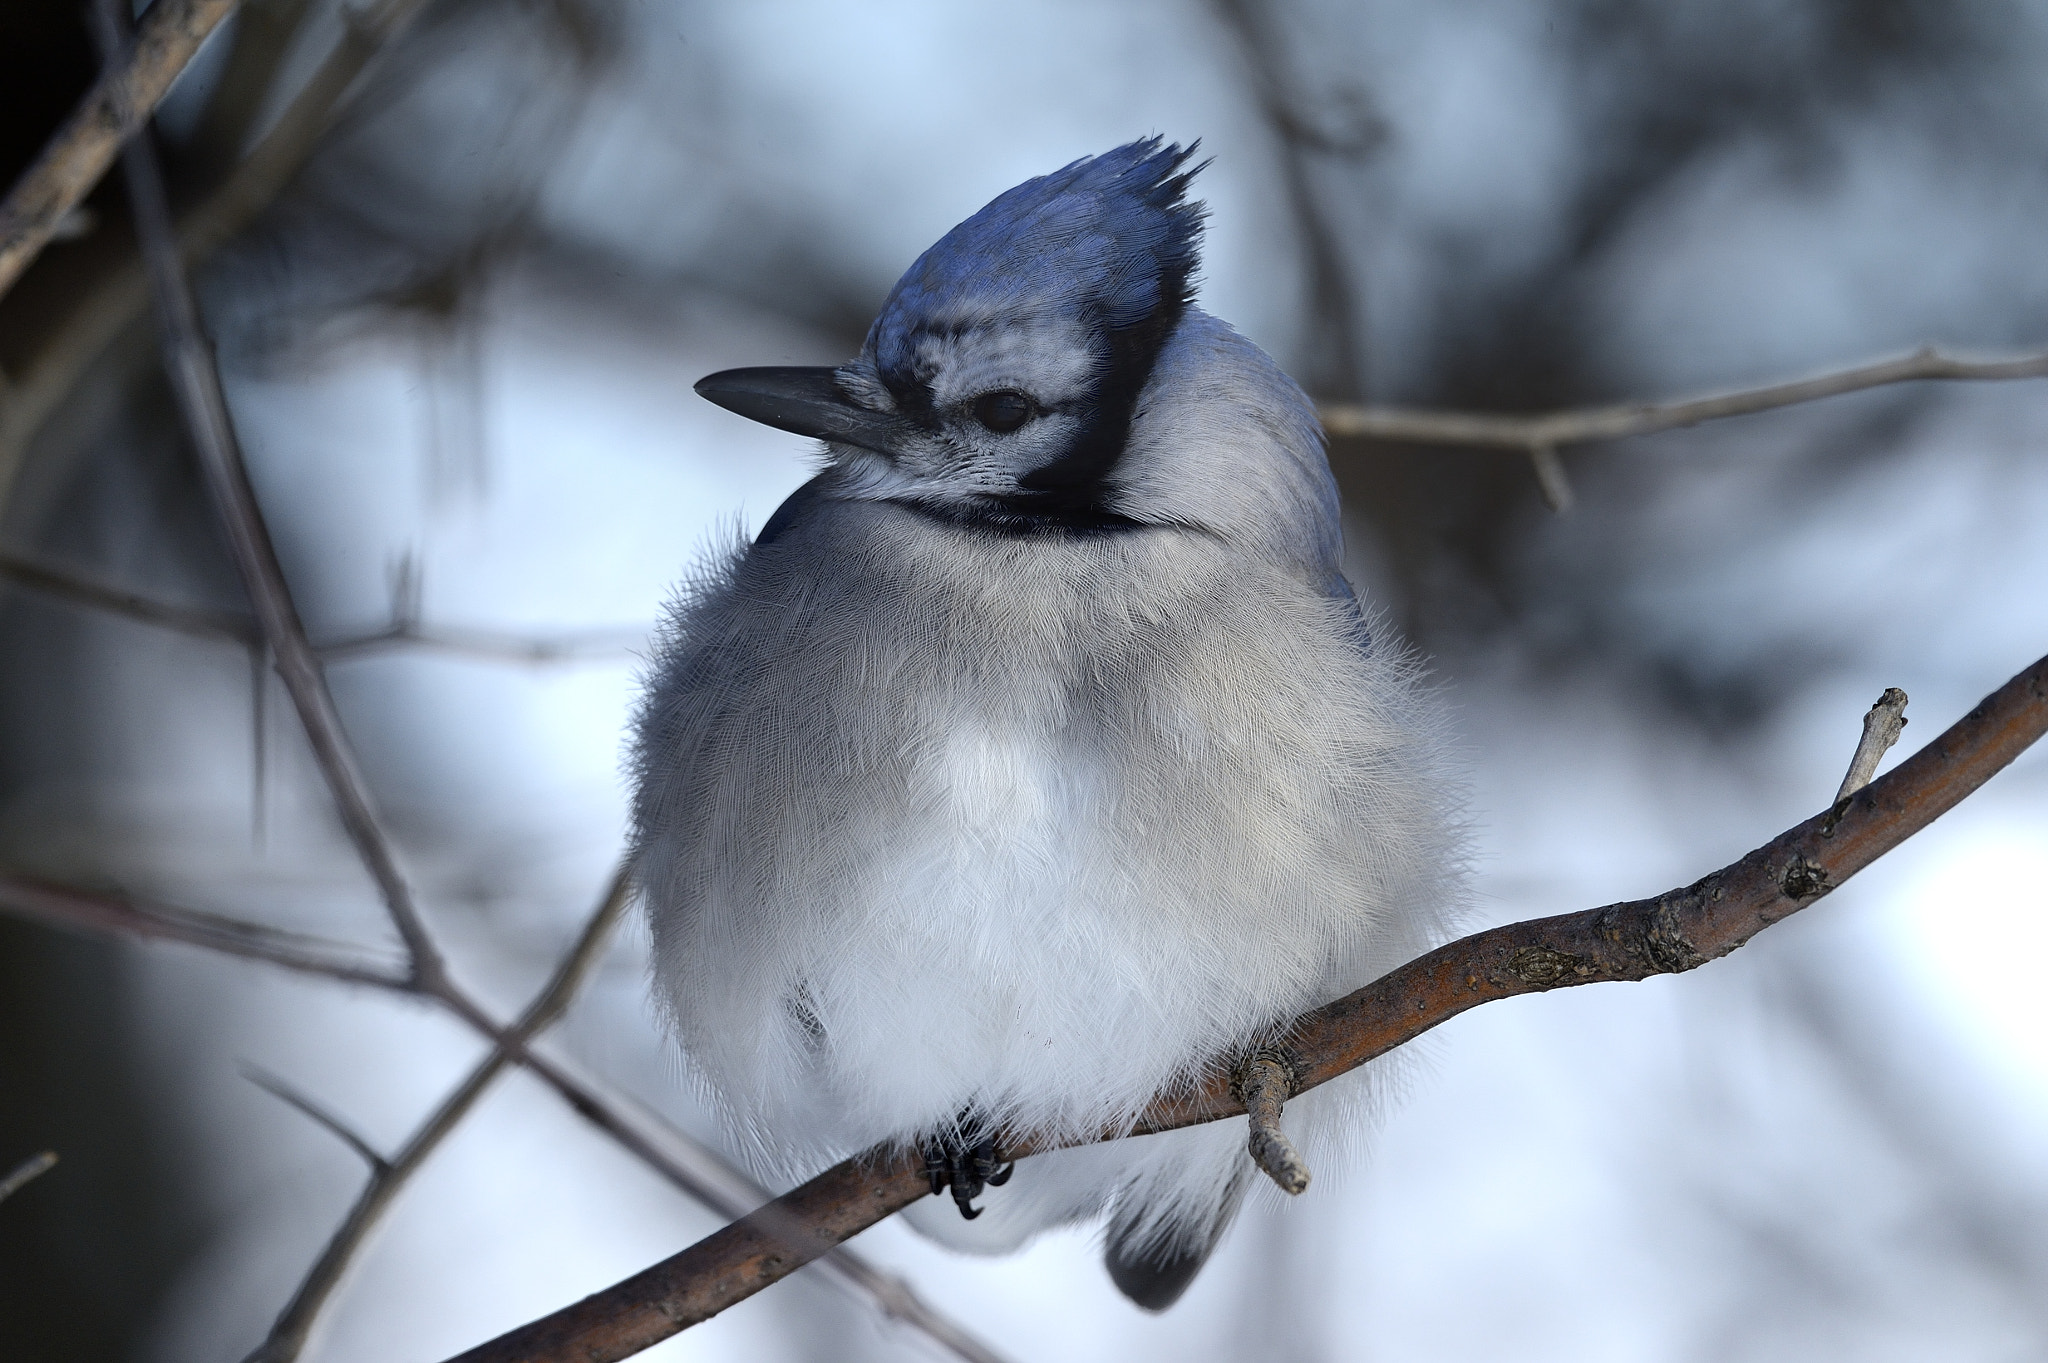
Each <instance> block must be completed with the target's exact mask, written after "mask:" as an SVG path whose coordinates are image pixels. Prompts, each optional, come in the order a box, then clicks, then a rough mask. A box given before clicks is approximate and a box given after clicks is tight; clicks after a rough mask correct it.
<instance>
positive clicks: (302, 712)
mask: <svg viewBox="0 0 2048 1363" xmlns="http://www.w3.org/2000/svg"><path fill="white" fill-rule="evenodd" d="M99 13H100V16H101V22H102V27H103V29H104V30H106V31H105V34H104V39H105V40H106V42H107V46H108V47H109V48H113V47H114V46H115V42H114V41H113V40H115V39H117V38H118V37H119V34H118V28H119V24H120V22H121V16H120V14H119V12H118V10H117V9H116V8H115V7H114V6H113V5H112V4H110V3H109V2H108V0H101V4H100V9H99ZM123 160H124V163H125V165H126V168H127V172H128V196H129V201H130V205H131V207H132V208H133V210H134V214H135V228H136V235H137V236H138V238H139V239H140V241H141V243H142V254H143V259H144V261H145V262H146V263H147V264H148V267H149V275H150V285H151V289H152V291H153V292H154V294H155V296H156V304H157V314H158V320H159V322H160V324H161V330H162V333H163V348H164V367H165V369H166V370H167V371H168V373H169V375H170V379H171V387H172V389H173V391H174V392H175V393H176V395H177V399H178V409H179V412H180V414H181V415H182V416H183V417H184V420H185V427H186V431H187V433H188V434H189V435H190V436H191V439H192V444H193V446H194V447H195V453H196V454H197V455H198V457H199V466H200V470H201V472H202V473H203V474H204V475H205V480H206V486H207V491H208V492H209V494H211V497H212V499H213V503H214V509H215V511H216V512H217V513H218V514H219V516H220V519H221V522H222V525H223V528H224V529H225V530H226V531H227V538H228V546H229V549H230V552H231V553H232V554H233V556H234V560H235V566H236V568H237V569H238V570H239V571H240V574H241V578H242V586H243V589H244V590H245V591H246V592H248V594H249V600H250V602H251V603H252V604H253V606H254V607H255V612H256V619H257V622H258V623H259V624H260V625H261V627H262V631H263V640H264V643H265V644H266V645H267V646H268V647H269V649H270V653H271V657H272V658H273V660H274V662H275V666H276V669H277V674H278V676H279V678H281V679H282V680H283V682H284V688H285V693H286V694H287V695H289V696H290V697H291V700H292V704H293V706H294V707H295V708H296V709H297V710H298V712H299V722H300V724H301V725H302V726H303V727H304V729H305V732H306V739H307V742H308V743H309V745H310V746H311V747H312V750H313V759H314V762H315V763H316V765H317V766H318V767H319V769H320V774H321V776H322V777H323V778H324V779H325V781H326V782H327V788H328V791H329V792H330V794H331V795H332V796H333V799H334V803H335V808H336V811H337V812H338V813H339V814H340V816H341V822H342V826H343V828H344V829H346V830H347V832H348V836H349V841H351V842H352V843H354V844H355V848H356V854H357V856H358V857H360V858H361V860H362V863H363V866H364V869H365V870H367V871H368V872H369V873H370V878H371V879H372V880H373V881H375V882H376V885H377V891H378V894H379V896H380V897H381V898H382V899H383V901H384V908H385V912H386V913H387V914H388V915H389V916H390V918H391V923H392V926H393V927H394V928H396V929H397V930H398V935H399V939H400V940H401V941H403V942H404V943H405V949H406V955H407V959H408V963H409V967H410V969H411V971H412V973H413V976H414V978H415V979H417V980H419V981H421V982H422V983H423V984H426V985H428V986H429V988H430V989H431V987H432V986H433V985H434V984H436V983H438V982H439V981H440V980H441V979H442V977H443V975H444V973H445V971H444V968H443V966H442V963H441V956H440V952H439V951H438V950H437V949H436V948H435V946H434V942H433V939H432V937H430V936H429V935H428V932H427V928H426V924H425V923H424V922H423V921H422V920H421V918H420V915H419V909H418V907H417V906H416V905H415V904H414V902H413V895H412V887H411V886H410V885H409V884H408V883H407V882H406V879H405V876H404V873H403V872H401V871H400V870H399V868H398V860H397V857H396V856H395V855H393V851H392V846H391V840H390V838H389V837H388V836H387V835H386V834H385V832H384V828H383V824H382V822H381V820H380V819H379V818H378V815H377V811H376V806H375V804H374V803H373V801H372V800H371V798H370V790H369V784H368V782H366V781H365V780H364V779H363V774H362V769H361V767H360V766H359V765H358V764H357V762H356V757H355V751H354V749H353V748H352V747H351V746H350V744H349V741H348V734H347V732H346V731H345V730H344V729H343V727H342V723H341V714H340V711H339V710H337V709H336V708H335V704H334V695H333V693H332V692H331V691H329V690H328V687H327V677H326V674H325V673H324V672H322V671H321V667H320V658H319V655H318V654H317V653H315V652H314V649H313V645H312V643H311V641H310V640H308V639H307V637H306V629H305V625H304V624H303V623H302V622H301V621H300V619H299V612H298V607H297V605H296V604H295V603H294V602H293V600H292V594H291V588H290V586H289V585H287V583H286V582H285V577H284V569H283V567H282V566H281V565H280V564H279V563H278V561H277V550H276V548H275V547H274V546H273V545H272V544H271V540H270V529H269V527H268V526H267V525H266V524H265V523H264V519H263V510H262V507H261V506H260V505H259V504H258V502H257V500H256V490H255V488H254V487H253V486H251V484H250V482H249V470H248V468H247V466H246V465H245V464H244V463H243V462H242V450H241V446H240V444H239V443H238V442H237V440H236V438H235V430H234V423H233V421H232V420H231V419H230V418H229V416H228V409H227V399H226V397H225V395H224V394H223V393H222V391H221V385H220V371H219V369H218V368H217V367H216V366H215V364H214V359H213V347H212V346H211V345H210V344H209V343H208V341H207V339H206V335H205V332H204V330H203V329H202V327H201V325H200V321H199V307H198V303H197V301H196V300H195V299H194V298H193V296H192V286H191V283H190V281H189V280H187V279H186V277H185V267H184V261H183V259H182V257H181V256H180V253H179V250H178V239H177V231H176V228H175V227H174V226H173V225H172V222H171V210H170V205H169V202H168V200H167V199H166V198H165V195H164V185H163V173H162V170H161V168H160V167H159V166H158V164H157V156H156V148H155V145H154V140H153V139H152V138H151V136H150V135H149V133H148V131H147V130H144V131H143V132H142V133H141V134H140V135H138V136H137V137H135V138H134V139H133V140H132V141H131V142H130V143H129V146H128V150H127V151H126V153H125V154H124V157H123Z"/></svg>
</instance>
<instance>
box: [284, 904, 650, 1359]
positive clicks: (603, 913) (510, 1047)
mask: <svg viewBox="0 0 2048 1363" xmlns="http://www.w3.org/2000/svg"><path fill="white" fill-rule="evenodd" d="M632 897H633V884H632V877H631V874H630V873H629V871H628V869H627V868H626V867H624V866H621V867H620V868H619V870H618V872H617V874H615V875H614V876H613V877H612V881H611V884H610V885H609V886H608V887H606V890H605V895H604V898H603V900H602V901H601V902H600V903H599V904H598V906H597V910H596V912H595V913H593V914H592V915H591V917H590V921H589V922H588V923H586V924H585V925H584V928H583V931H582V933H581V934H579V935H578V937H577V939H576V944H575V945H574V946H573V947H571V948H570V949H569V952H568V954H567V955H566V956H564V957H563V958H562V961H561V963H560V964H559V965H557V966H556V967H555V973H554V975H553V976H552V977H551V978H550V979H549V981H548V983H547V986H546V987H545V988H544V989H542V990H541V992H540V994H539V995H538V996H537V997H536V998H535V999H534V1001H533V1002H532V1003H531V1004H529V1005H528V1006H527V1009H526V1011H525V1013H523V1014H522V1015H521V1016H520V1018H519V1020H518V1021H517V1022H515V1023H513V1024H512V1026H510V1027H508V1028H506V1029H505V1031H504V1034H503V1035H502V1036H501V1038H500V1039H499V1040H498V1041H497V1042H495V1043H494V1044H493V1045H492V1047H491V1052H490V1054H489V1055H488V1056H486V1057H485V1058H484V1059H483V1061H482V1062H481V1063H480V1064H478V1065H477V1066H476V1067H475V1068H474V1069H472V1070H471V1071H470V1072H469V1074H468V1076H467V1077H466V1078H464V1079H463V1081H462V1082H461V1083H460V1084H458V1085H457V1086H456V1087H455V1089H454V1091H453V1092H451V1093H450V1094H449V1095H448V1096H447V1097H446V1098H444V1099H442V1100H441V1104H440V1106H439V1107H437V1108H435V1109H434V1112H433V1115H431V1116H430V1117H428V1118H427V1120H426V1121H425V1122H424V1123H423V1124H422V1125H421V1126H420V1128H419V1130H417V1131H415V1132H414V1133H413V1135H412V1138H411V1139H410V1140H408V1141H406V1143H405V1146H404V1148H403V1149H401V1150H399V1151H398V1153H397V1154H395V1155H393V1156H392V1157H391V1158H390V1160H388V1161H385V1160H382V1159H377V1158H376V1157H375V1154H374V1152H370V1151H369V1150H368V1147H367V1146H361V1147H360V1148H361V1149H363V1150H364V1151H365V1152H367V1153H369V1154H370V1156H371V1158H372V1159H373V1160H374V1161H375V1162H374V1163H372V1165H371V1172H370V1180H369V1182H368V1183H367V1184H365V1185H364V1187H363V1191H362V1193H361V1194H360V1195H359V1196H358V1197H357V1198H356V1201H355V1205H354V1206H352V1207H350V1208H349V1212H348V1216H347V1217H346V1218H344V1219H343V1221H342V1223H341V1225H340V1226H338V1227H337V1228H336V1229H335V1232H334V1234H333V1235H332V1236H331V1237H330V1238H329V1239H328V1241H327V1247H326V1248H325V1249H323V1250H322V1251H321V1252H320V1257H319V1258H318V1259H316V1260H315V1261H314V1263H313V1266H312V1268H310V1269H309V1270H307V1273H306V1277H305V1280H304V1281H303V1282H301V1283H300V1284H299V1289H298V1291H296V1292H294V1293H293V1294H292V1299H291V1301H290V1302H289V1303H287V1304H286V1306H285V1308H284V1311H283V1312H282V1313H280V1314H279V1316H278V1318H277V1323H276V1324H275V1325H273V1326H272V1327H271V1330H270V1334H269V1336H268V1337H267V1338H265V1340H264V1341H263V1343H262V1344H261V1345H260V1346H258V1347H257V1349H256V1350H255V1352H254V1353H252V1354H250V1355H249V1358H248V1363H292V1360H294V1359H296V1358H297V1357H298V1356H299V1353H300V1351H302V1350H303V1349H304V1348H305V1346H306V1338H307V1336H308V1335H309V1334H311V1333H312V1329H313V1325H314V1322H315V1321H317V1320H318V1319H319V1315H320V1310H321V1308H322V1307H324V1306H325V1305H326V1304H327V1301H328V1299H329V1298H330V1297H331V1296H333V1294H334V1289H335V1288H337V1287H339V1286H340V1285H341V1279H342V1275H343V1274H344V1273H346V1272H347V1270H348V1266H349V1263H350V1261H352V1260H353V1259H354V1258H355V1255H356V1251H357V1250H359V1249H360V1248H362V1245H363V1242H364V1241H365V1240H366V1239H367V1238H368V1237H369V1234H370V1232H371V1231H372V1230H374V1229H375V1228H376V1226H377V1223H378V1222H379V1221H381V1220H382V1219H383V1216H384V1213H385V1212H386V1211H387V1210H389V1208H390V1206H391V1204H392V1203H393V1202H394V1201H396V1200H397V1197H398V1194H399V1192H400V1190H401V1189H403V1188H404V1186H405V1184H406V1181H407V1180H408V1179H410V1178H411V1177H412V1176H413V1175H414V1174H415V1173H417V1172H418V1171H419V1169H420V1168H421V1166H423V1165H424V1164H425V1163H426V1162H427V1159H428V1157H429V1156H431V1155H432V1154H433V1153H434V1151H435V1149H436V1148H438V1147H439V1146H440V1144H441V1142H442V1141H443V1140H445V1139H447V1137H448V1134H449V1133H450V1132H452V1131H453V1130H455V1128H456V1126H457V1125H459V1124H460V1123H461V1121H462V1119H463V1118H464V1117H466V1116H468V1115H469V1111H470V1109H471V1108H473V1107H474V1106H475V1105H476V1101H477V1099H479V1098H481V1097H482V1096H483V1095H484V1092H485V1090H487V1089H488V1088H489V1087H490V1086H491V1084H492V1082H493V1081H494V1080H496V1079H497V1077H498V1076H499V1075H500V1074H501V1073H503V1072H504V1069H505V1067H506V1066H507V1065H508V1064H510V1063H512V1061H513V1060H514V1058H515V1052H516V1051H518V1050H519V1049H521V1048H523V1047H524V1045H525V1043H526V1042H527V1041H529V1040H531V1039H532V1038H533V1037H535V1036H536V1035H538V1034H539V1033H540V1032H541V1031H543V1030H545V1029H546V1028H547V1027H549V1026H551V1025H553V1023H554V1022H555V1021H556V1020H557V1019H558V1018H560V1017H561V1015H562V1014H563V1012H564V1011H566V1010H567V1009H568V1007H569V1004H570V1003H571V1002H572V1001H573V1000H574V999H575V997H576V994H577V991H578V990H580V989H581V988H582V987H583V983H584V981H585V980H587V979H589V978H590V972H591V970H592V968H593V967H594V966H595V965H596V964H597V961H598V959H599V957H600V956H601V955H602V954H603V952H604V948H605V947H606V946H607V945H608V944H609V943H610V941H611V935H612V931H613V929H615V928H616V927H617V926H618V923H619V919H620V918H621V917H623V916H624V914H625V911H626V905H627V904H628V903H630V902H631V900H632ZM351 1143H352V1144H358V1145H360V1143H359V1142H355V1141H353V1140H352V1141H351Z"/></svg>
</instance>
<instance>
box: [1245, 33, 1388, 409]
mask: <svg viewBox="0 0 2048 1363" xmlns="http://www.w3.org/2000/svg"><path fill="white" fill-rule="evenodd" d="M1215 4H1216V10H1217V13H1218V15H1219V17H1221V18H1222V20H1223V22H1224V25H1225V26H1226V27H1227V28H1229V30H1230V32H1231V35H1232V36H1233V37H1234V38H1236V40H1237V43H1238V47H1239V48H1240V50H1241V51H1242V52H1243V54H1244V58H1245V64H1246V67H1247V74H1248V75H1249V76H1250V78H1251V87H1252V96H1253V98H1254V99H1255V100H1256V101H1257V103H1258V106H1259V111H1260V113H1262V114H1263V115H1264V116H1265V119H1266V123H1267V125H1268V127H1269V128H1270V129H1271V130H1272V133H1273V138H1274V140H1275V142H1276V143H1277V145H1278V148H1279V153H1280V156H1279V161H1280V173H1281V178H1282V179H1283V180H1284V181H1285V183H1286V186H1287V202H1288V207H1289V208H1290V210H1291V211H1292V213H1293V215H1294V224H1295V231H1296V233H1297V234H1298V235H1299V238H1300V241H1301V253H1302V266H1303V272H1304V274H1305V275H1306V276H1307V278H1306V279H1305V280H1304V285H1305V290H1306V293H1307V298H1306V299H1305V304H1306V310H1307V313H1308V336H1307V338H1306V339H1307V344H1306V345H1305V346H1304V347H1303V349H1304V351H1305V353H1306V355H1307V357H1308V363H1309V364H1310V365H1311V366H1312V369H1311V371H1310V372H1307V373H1304V374H1303V375H1302V380H1303V382H1305V383H1307V384H1308V386H1309V387H1310V389H1311V390H1312V391H1315V392H1323V393H1329V394H1331V395H1332V396H1335V397H1351V396H1354V395H1356V394H1357V393H1358V391H1359V385H1360V384H1361V383H1362V382H1363V381H1364V377H1365V356H1364V349H1365V344H1364V337H1363V328H1362V325H1361V319H1360V317H1359V312H1360V306H1359V295H1358V290H1357V289H1356V288H1355V287H1353V284H1352V280H1351V268H1350V264H1349V262H1348V261H1347V260H1346V258H1345V254H1344V249H1343V242H1342V238H1341V236H1340V234H1339V233H1338V231H1337V229H1336V227H1335V226H1334V225H1333V224H1332V223H1331V221H1330V215H1329V214H1328V213H1327V212H1326V211H1325V210H1324V208H1323V204H1322V200H1321V199H1320V197H1319V196H1318V195H1317V193H1316V188H1315V182H1314V168H1313V167H1312V166H1311V164H1310V157H1311V156H1312V155H1322V156H1339V157H1344V158H1347V159H1358V158H1361V157H1364V156H1365V155H1367V154H1369V153H1370V152H1372V151H1373V150H1374V149H1375V148H1377V147H1379V146H1380V145H1381V144H1382V143H1384V142H1385V141H1386V128H1385V126H1384V124H1383V123H1382V122H1381V121H1380V120H1379V119H1378V118H1377V117H1375V116H1374V115H1373V114H1372V112H1371V110H1370V109H1369V107H1367V106H1366V105H1365V100H1364V97H1363V95H1361V94H1358V93H1357V92H1355V91H1354V92H1349V93H1350V97H1349V98H1348V99H1332V100H1327V101H1324V102H1325V103H1326V104H1330V105H1341V106H1346V107H1345V109H1344V111H1345V112H1347V113H1349V114H1350V115H1351V116H1352V117H1351V122H1352V125H1353V126H1351V127H1350V128H1347V129H1341V130H1337V131H1334V132H1332V131H1325V130H1323V129H1321V128H1319V127H1317V126H1316V125H1314V124H1313V123H1311V121H1310V120H1309V119H1308V118H1306V117H1304V116H1303V115H1302V114H1301V113H1300V112H1299V110H1298V108H1297V103H1296V101H1297V100H1298V98H1299V94H1298V91H1299V89H1300V86H1301V82H1300V81H1299V80H1298V79H1296V78H1295V75H1294V73H1293V72H1292V71H1290V70H1289V69H1288V66H1289V63H1288V61H1287V54H1286V50H1285V49H1286V40H1285V36H1284V35H1283V34H1282V33H1281V32H1280V31H1279V27H1278V24H1277V22H1276V18H1275V16H1274V14H1273V13H1272V11H1271V9H1270V7H1268V6H1266V5H1264V4H1261V3H1258V0H1215Z"/></svg>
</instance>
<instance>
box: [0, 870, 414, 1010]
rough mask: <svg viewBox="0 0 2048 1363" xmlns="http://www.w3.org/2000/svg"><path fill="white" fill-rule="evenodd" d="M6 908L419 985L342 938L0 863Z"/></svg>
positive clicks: (298, 966)
mask: <svg viewBox="0 0 2048 1363" xmlns="http://www.w3.org/2000/svg"><path fill="white" fill-rule="evenodd" d="M0 911H4V912H6V913H9V914H12V915H13V916H15V917H16V918H25V919H27V920H28V921H30V922H32V923H41V924H44V925H45V926H47V927H53V928H57V929H60V930H62V931H65V932H89V933H92V934H94V935H95V936H106V937H145V938H152V939H155V940H157V941H163V942H183V943H184V944H186V945H187V946H195V947H205V948H206V949H207V950H208V951H217V952H220V953H221V954H222V955H224V956H239V957H241V958H243V959H244V960H250V961H264V962H267V963H268V964H270V965H275V966H282V967H284V968H285V969H286V970H292V971H297V972H298V973H300V974H302V975H320V976H324V977H325V978H327V979H330V980H338V981H340V982H341V983H343V984H364V985H369V986H371V987H373V988H376V989H384V990H389V991H391V992H393V993H399V994H410V993H414V992H416V991H415V990H414V989H413V987H412V984H411V982H410V981H409V980H407V978H406V977H405V976H404V975H403V974H401V973H400V972H399V971H397V970H393V969H390V968H388V967H385V966H382V965H380V964H378V963H376V962H374V961H366V960H364V959H362V957H360V956H359V955H354V954H352V953H349V952H347V949H346V948H343V947H341V946H340V944H339V943H334V942H328V941H323V940H321V939H320V938H317V937H305V936H301V935H300V934H298V933H295V932H283V931H280V930H278V929H276V928H270V927H265V926H263V925H262V924H260V923H248V922H244V921H242V920H240V919H235V918H224V917H221V916H220V915H218V914H211V913H199V912H196V911H194V910H191V909H179V908H172V907H170V906H168V905H162V904H150V903H146V902H144V901H141V900H136V899H131V898H127V897H125V896H122V895H116V894H93V893H90V892H88V891H85V890H79V889H74V888H72V887H70V886H65V885H52V884H49V883H48V882H45V881H41V880H35V879H32V878H30V877H28V876H21V875H15V874H13V873H11V872H7V871H0Z"/></svg>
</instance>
